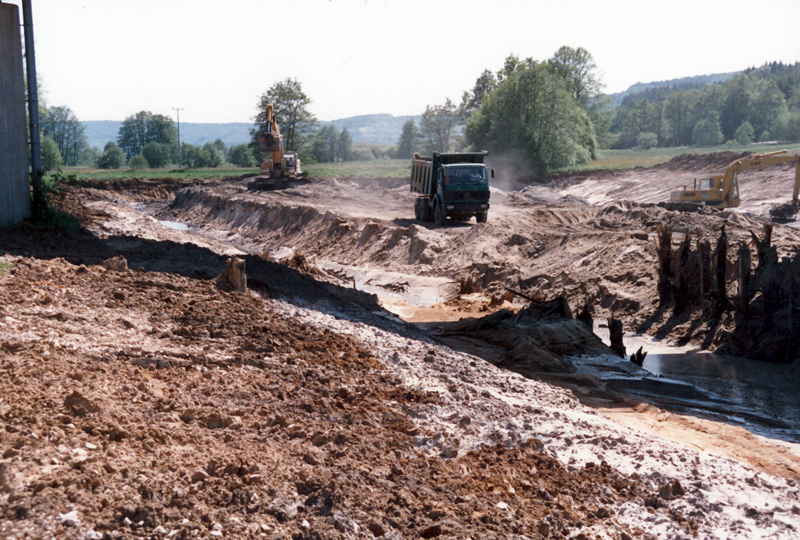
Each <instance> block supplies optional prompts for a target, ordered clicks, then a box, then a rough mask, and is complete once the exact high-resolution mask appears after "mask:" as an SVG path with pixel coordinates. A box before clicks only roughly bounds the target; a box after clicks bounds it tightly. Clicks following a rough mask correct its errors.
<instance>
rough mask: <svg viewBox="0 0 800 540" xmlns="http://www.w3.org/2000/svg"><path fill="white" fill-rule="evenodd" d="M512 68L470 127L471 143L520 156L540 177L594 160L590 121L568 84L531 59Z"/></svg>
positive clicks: (468, 125)
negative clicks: (567, 86) (551, 171)
mask: <svg viewBox="0 0 800 540" xmlns="http://www.w3.org/2000/svg"><path fill="white" fill-rule="evenodd" d="M511 64H513V65H514V69H513V71H511V72H510V73H509V74H508V75H507V76H504V79H503V81H502V82H501V83H500V84H499V85H498V87H497V89H496V90H495V91H493V92H492V93H491V94H489V95H488V96H487V97H486V98H485V99H484V102H483V105H482V107H481V108H480V110H479V111H478V112H477V113H475V114H473V115H472V117H471V118H470V121H469V122H468V123H467V130H466V134H467V140H468V141H469V142H470V144H472V145H474V146H476V147H479V148H485V149H488V150H491V151H494V152H498V153H508V154H512V155H517V156H520V157H522V158H523V159H524V160H526V161H527V162H528V163H529V164H530V165H531V166H533V168H534V169H535V170H536V171H537V172H539V173H541V174H546V173H547V172H548V171H549V170H551V169H554V168H558V167H565V166H568V165H574V164H576V163H583V162H586V161H588V160H589V159H591V157H592V156H593V154H594V153H595V152H596V141H595V139H594V130H593V128H592V124H591V121H590V120H589V117H588V116H587V114H586V112H585V111H583V110H582V109H581V108H580V107H579V106H578V104H577V102H576V101H575V99H574V98H573V97H572V95H571V94H570V92H569V91H568V90H567V89H566V87H565V84H564V81H563V80H562V79H561V78H559V77H557V76H555V75H554V74H553V73H552V72H551V71H550V69H548V67H547V66H546V65H544V64H541V63H538V62H534V61H532V60H526V61H525V62H523V63H521V64H520V63H516V62H510V63H509V61H507V62H506V65H507V66H509V65H511ZM505 69H506V68H504V70H505Z"/></svg>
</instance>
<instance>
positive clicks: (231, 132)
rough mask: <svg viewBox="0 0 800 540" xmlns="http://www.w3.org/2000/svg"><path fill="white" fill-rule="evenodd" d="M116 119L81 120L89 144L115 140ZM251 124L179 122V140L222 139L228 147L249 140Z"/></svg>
mask: <svg viewBox="0 0 800 540" xmlns="http://www.w3.org/2000/svg"><path fill="white" fill-rule="evenodd" d="M121 124H122V122H120V121H118V120H94V121H88V122H83V125H84V127H85V128H86V138H87V140H88V141H89V146H94V147H98V148H100V149H102V148H103V147H104V146H105V145H106V143H107V142H108V141H114V142H116V141H117V135H118V134H119V126H120V125H121ZM252 127H253V124H249V123H244V122H233V123H230V124H195V123H191V122H181V142H186V143H189V144H196V145H202V144H205V143H207V142H214V141H216V140H217V139H222V141H223V142H224V143H225V145H226V146H228V148H230V147H231V146H236V145H237V144H242V143H248V142H250V128H252Z"/></svg>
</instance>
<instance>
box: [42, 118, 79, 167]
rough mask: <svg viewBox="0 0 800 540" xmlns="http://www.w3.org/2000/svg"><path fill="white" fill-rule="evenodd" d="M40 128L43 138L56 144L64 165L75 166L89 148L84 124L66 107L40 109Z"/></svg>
mask: <svg viewBox="0 0 800 540" xmlns="http://www.w3.org/2000/svg"><path fill="white" fill-rule="evenodd" d="M39 126H40V127H41V129H42V136H43V137H50V139H52V140H53V142H55V143H56V146H57V147H58V151H59V153H60V154H61V157H62V158H63V163H64V165H67V166H75V165H77V164H78V161H79V159H80V157H81V153H82V152H83V151H84V150H85V149H86V148H87V147H88V143H87V142H86V133H85V129H84V127H83V124H82V123H81V122H80V120H78V118H77V117H76V116H75V113H73V112H72V109H70V108H69V107H67V106H66V105H62V106H60V107H40V117H39Z"/></svg>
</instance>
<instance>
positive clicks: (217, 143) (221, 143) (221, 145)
mask: <svg viewBox="0 0 800 540" xmlns="http://www.w3.org/2000/svg"><path fill="white" fill-rule="evenodd" d="M214 146H216V147H217V150H219V151H220V153H221V154H222V155H223V156H226V155H228V146H227V145H226V144H225V141H223V140H222V139H217V140H216V141H214Z"/></svg>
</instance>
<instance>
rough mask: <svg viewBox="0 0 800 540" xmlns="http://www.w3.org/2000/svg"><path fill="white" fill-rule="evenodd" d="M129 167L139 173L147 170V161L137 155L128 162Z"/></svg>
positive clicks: (140, 155)
mask: <svg viewBox="0 0 800 540" xmlns="http://www.w3.org/2000/svg"><path fill="white" fill-rule="evenodd" d="M128 167H130V168H131V169H132V170H134V171H138V170H141V169H146V168H147V160H146V159H145V158H144V156H143V155H142V154H136V155H135V156H133V157H132V158H131V160H130V161H129V162H128Z"/></svg>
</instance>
